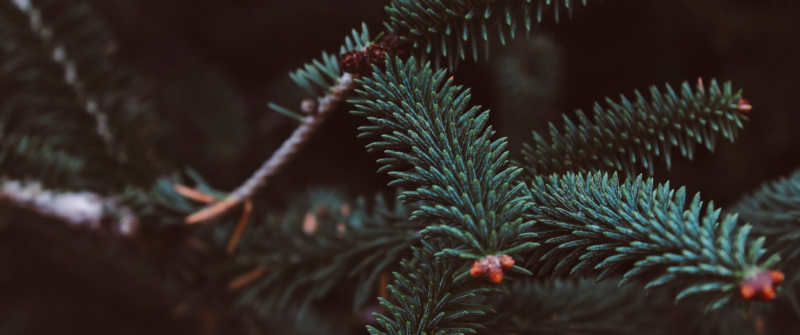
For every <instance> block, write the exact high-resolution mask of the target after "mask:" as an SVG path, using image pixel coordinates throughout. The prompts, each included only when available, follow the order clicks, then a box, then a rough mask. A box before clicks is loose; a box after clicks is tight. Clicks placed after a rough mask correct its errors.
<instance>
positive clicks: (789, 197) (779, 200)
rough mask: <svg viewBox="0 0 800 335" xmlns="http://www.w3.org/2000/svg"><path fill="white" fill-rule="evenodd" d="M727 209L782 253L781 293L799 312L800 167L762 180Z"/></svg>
mask: <svg viewBox="0 0 800 335" xmlns="http://www.w3.org/2000/svg"><path fill="white" fill-rule="evenodd" d="M730 211H731V212H736V213H739V216H740V217H741V218H742V219H744V220H745V221H747V222H750V223H751V224H752V225H753V232H754V233H756V234H759V235H763V236H765V237H766V238H767V245H768V246H769V250H770V251H771V252H775V253H780V254H781V255H783V257H782V258H783V259H782V260H781V262H780V263H779V264H778V268H779V269H781V270H782V271H783V272H785V273H786V274H787V276H788V278H787V285H786V294H783V296H784V297H787V298H788V299H789V301H790V302H791V303H792V306H793V307H794V309H795V313H796V314H797V315H800V170H797V171H795V172H793V173H792V174H791V175H790V176H788V177H786V178H781V179H779V180H777V181H774V182H771V183H765V184H764V185H763V186H762V187H761V188H759V189H758V190H756V191H755V192H753V194H751V195H748V196H746V197H744V198H743V199H742V200H740V201H739V203H737V204H736V205H735V206H733V207H732V208H731V209H730Z"/></svg>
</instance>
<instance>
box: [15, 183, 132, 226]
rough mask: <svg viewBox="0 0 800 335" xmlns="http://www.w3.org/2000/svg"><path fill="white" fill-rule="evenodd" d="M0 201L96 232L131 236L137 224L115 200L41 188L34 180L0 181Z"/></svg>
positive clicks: (85, 193) (127, 209) (93, 194)
mask: <svg viewBox="0 0 800 335" xmlns="http://www.w3.org/2000/svg"><path fill="white" fill-rule="evenodd" d="M0 201H2V202H6V203H8V204H11V205H14V206H16V207H20V208H24V209H26V210H29V211H32V212H35V213H37V214H40V215H43V216H46V217H51V218H55V219H59V220H62V221H66V222H67V223H68V224H70V225H71V226H73V227H85V228H88V229H90V230H94V231H98V232H111V233H113V234H115V235H120V236H133V235H135V234H136V231H137V229H138V227H139V220H138V219H137V217H136V216H135V215H134V214H133V212H132V211H131V210H130V209H129V208H127V207H125V206H123V205H121V204H120V203H119V202H118V201H116V200H115V199H111V198H105V197H102V196H100V195H98V194H96V193H91V192H86V191H81V192H61V193H59V192H55V191H50V190H45V189H43V188H42V186H41V184H39V183H38V182H26V183H22V182H20V181H16V180H3V181H0Z"/></svg>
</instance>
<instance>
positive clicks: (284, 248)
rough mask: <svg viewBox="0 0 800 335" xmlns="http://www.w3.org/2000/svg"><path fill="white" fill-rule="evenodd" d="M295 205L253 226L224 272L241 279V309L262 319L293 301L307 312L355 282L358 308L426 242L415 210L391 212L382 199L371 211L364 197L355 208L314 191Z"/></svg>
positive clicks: (237, 283) (232, 285)
mask: <svg viewBox="0 0 800 335" xmlns="http://www.w3.org/2000/svg"><path fill="white" fill-rule="evenodd" d="M293 206H294V208H291V209H289V210H288V211H286V213H284V214H282V215H281V216H280V218H276V217H268V219H267V220H266V222H264V223H263V224H261V225H259V226H256V227H253V228H252V229H250V230H249V231H248V233H247V234H246V235H245V236H244V238H243V240H242V241H241V244H240V247H239V251H238V252H237V256H236V257H235V259H231V260H230V261H229V263H230V264H228V265H227V266H226V267H228V268H230V271H227V272H226V273H225V274H224V276H231V275H233V276H235V279H234V280H228V281H227V282H228V283H229V284H228V289H229V290H234V291H239V292H238V293H237V296H238V297H237V300H236V303H235V304H234V309H240V308H241V307H243V306H253V308H254V309H256V310H257V311H258V314H259V315H261V316H266V315H269V314H272V313H274V312H276V311H280V310H282V309H284V308H285V307H286V306H288V304H290V303H294V304H299V305H300V307H302V308H303V309H306V308H307V307H308V305H309V304H310V303H311V302H313V301H315V300H317V299H320V298H322V297H325V296H327V295H328V294H329V293H330V292H331V291H333V290H335V289H336V288H337V287H341V286H342V285H345V283H347V282H350V281H353V280H355V281H356V284H355V287H356V288H357V289H356V292H355V294H354V299H353V308H354V310H358V309H360V308H361V307H362V305H363V304H364V302H365V301H366V300H367V298H368V297H369V296H370V295H371V294H372V293H373V292H374V289H375V283H376V281H377V280H378V278H379V276H380V275H381V274H382V273H383V272H385V271H387V268H388V267H389V266H390V265H392V264H396V262H398V261H399V260H400V259H401V258H402V257H404V256H406V257H407V254H406V253H407V250H408V248H409V246H411V245H413V244H415V243H416V241H417V240H419V234H418V233H416V230H415V229H414V228H416V226H417V225H416V224H415V223H410V222H408V221H407V218H408V216H409V215H410V212H411V208H409V206H406V205H403V204H400V203H399V202H397V203H395V204H394V206H393V207H394V210H390V207H389V206H388V205H387V204H386V203H385V202H384V200H383V197H381V196H378V197H376V198H375V201H374V204H373V206H372V207H373V209H372V210H371V211H368V210H367V203H366V201H365V200H364V199H363V198H360V199H359V200H358V201H357V202H356V204H355V205H354V206H351V205H350V204H349V203H348V202H346V201H345V200H344V199H343V198H342V197H341V196H338V195H336V194H333V193H328V192H317V193H312V194H310V195H309V196H308V199H307V200H304V201H299V202H295V204H294V205H293ZM224 235H228V234H224ZM254 269H256V270H254ZM259 269H260V270H259ZM356 275H360V276H359V277H356ZM243 287H244V288H243Z"/></svg>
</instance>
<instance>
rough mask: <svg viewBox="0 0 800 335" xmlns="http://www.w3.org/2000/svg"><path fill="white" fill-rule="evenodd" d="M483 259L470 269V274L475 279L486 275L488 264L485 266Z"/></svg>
mask: <svg viewBox="0 0 800 335" xmlns="http://www.w3.org/2000/svg"><path fill="white" fill-rule="evenodd" d="M484 263H485V262H483V260H482V259H479V260H477V261H475V263H472V267H471V268H470V269H469V274H470V275H471V276H473V277H480V276H483V275H484V274H486V264H484Z"/></svg>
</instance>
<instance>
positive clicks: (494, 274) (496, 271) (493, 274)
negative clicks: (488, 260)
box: [489, 268, 505, 284]
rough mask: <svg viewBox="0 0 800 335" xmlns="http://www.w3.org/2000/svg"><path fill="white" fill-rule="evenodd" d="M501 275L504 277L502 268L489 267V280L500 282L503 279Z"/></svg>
mask: <svg viewBox="0 0 800 335" xmlns="http://www.w3.org/2000/svg"><path fill="white" fill-rule="evenodd" d="M503 277H505V274H503V269H500V268H491V269H489V280H491V281H492V283H495V284H500V283H501V282H502V281H503Z"/></svg>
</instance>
